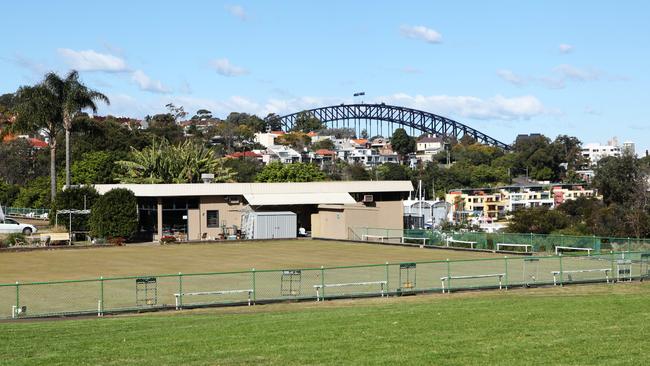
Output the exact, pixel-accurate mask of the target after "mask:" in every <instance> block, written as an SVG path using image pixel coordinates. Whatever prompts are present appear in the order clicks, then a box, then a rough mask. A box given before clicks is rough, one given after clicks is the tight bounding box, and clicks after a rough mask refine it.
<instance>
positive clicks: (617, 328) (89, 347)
mask: <svg viewBox="0 0 650 366" xmlns="http://www.w3.org/2000/svg"><path fill="white" fill-rule="evenodd" d="M649 298H650V284H648V283H638V282H637V283H632V284H618V285H583V286H571V287H565V288H559V287H555V288H540V289H526V290H523V289H522V290H511V291H508V292H507V293H497V292H481V293H476V292H475V293H459V294H451V295H439V294H437V295H426V296H417V297H402V298H389V299H359V300H339V301H329V302H326V303H318V304H317V303H297V304H295V303H294V304H286V303H284V304H274V305H265V306H256V307H251V308H220V309H202V310H194V311H188V312H182V313H178V312H166V313H158V314H154V315H135V316H121V317H114V318H104V319H77V320H65V321H33V322H29V321H28V322H9V323H0V364H2V365H21V364H23V365H26V364H29V365H56V364H59V365H82V364H85V365H93V364H101V365H132V364H133V365H135V364H137V365H160V364H165V365H167V364H176V365H206V364H210V365H237V364H274V365H302V364H346V365H357V364H384V365H392V364H403V365H410V364H435V365H477V364H482V365H485V364H490V365H492V364H501V365H514V364H516V365H532V364H535V365H543V364H552V365H556V364H563V365H644V364H648V363H650V341H649V340H648V334H649V332H650V302H649V301H648V299H649Z"/></svg>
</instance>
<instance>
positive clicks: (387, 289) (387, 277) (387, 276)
mask: <svg viewBox="0 0 650 366" xmlns="http://www.w3.org/2000/svg"><path fill="white" fill-rule="evenodd" d="M388 273H389V269H388V262H386V296H388V293H389V292H390V287H388V281H389V275H388Z"/></svg>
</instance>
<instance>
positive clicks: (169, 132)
mask: <svg viewBox="0 0 650 366" xmlns="http://www.w3.org/2000/svg"><path fill="white" fill-rule="evenodd" d="M145 121H146V122H147V123H148V128H147V131H148V132H150V133H151V134H153V135H154V136H156V137H160V138H163V139H165V140H167V141H170V142H172V143H176V142H180V141H182V140H183V129H182V128H181V126H179V125H178V124H177V123H176V117H175V116H174V115H173V114H171V113H163V114H156V115H154V116H153V117H150V116H146V117H145Z"/></svg>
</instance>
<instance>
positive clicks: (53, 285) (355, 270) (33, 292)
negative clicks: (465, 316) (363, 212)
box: [0, 234, 650, 318]
mask: <svg viewBox="0 0 650 366" xmlns="http://www.w3.org/2000/svg"><path fill="white" fill-rule="evenodd" d="M369 235H372V234H369ZM466 239H467V238H466ZM649 262H650V252H618V253H614V252H612V253H608V254H591V255H563V256H515V257H497V258H485V259H467V260H438V261H425V262H406V263H384V264H376V265H363V266H346V267H323V268H303V269H295V268H287V269H279V270H254V269H251V270H249V271H240V272H224V273H191V274H183V273H178V274H165V275H150V276H138V277H119V278H98V279H89V280H73V281H55V282H32V283H13V284H3V285H0V318H23V317H43V316H61V315H82V314H93V315H94V314H97V315H101V314H105V313H117V312H124V311H147V310H154V309H182V308H188V307H199V306H213V305H234V304H239V305H247V304H249V303H250V304H251V305H252V304H255V303H265V302H274V301H284V300H312V301H314V300H323V299H333V298H341V297H359V296H382V295H391V296H394V295H403V294H408V293H418V292H420V293H421V292H442V291H443V289H444V290H445V291H458V290H466V289H496V288H502V289H505V288H508V287H512V286H539V285H553V284H556V285H565V284H571V283H588V282H618V281H631V280H634V279H641V280H643V279H646V278H650V267H649Z"/></svg>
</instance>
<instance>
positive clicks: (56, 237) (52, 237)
mask: <svg viewBox="0 0 650 366" xmlns="http://www.w3.org/2000/svg"><path fill="white" fill-rule="evenodd" d="M48 237H49V239H48ZM59 241H67V242H68V243H69V242H70V234H68V233H45V234H41V242H42V243H44V244H43V245H45V246H47V245H49V244H51V243H54V242H59Z"/></svg>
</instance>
